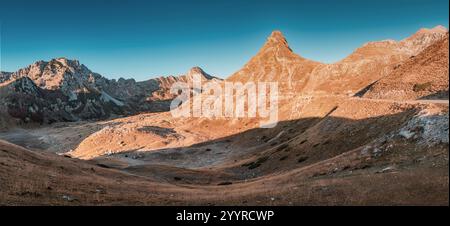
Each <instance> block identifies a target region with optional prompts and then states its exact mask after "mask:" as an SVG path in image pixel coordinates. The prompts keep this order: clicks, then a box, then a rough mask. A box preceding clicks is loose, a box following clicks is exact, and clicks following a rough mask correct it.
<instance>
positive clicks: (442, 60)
mask: <svg viewBox="0 0 450 226" xmlns="http://www.w3.org/2000/svg"><path fill="white" fill-rule="evenodd" d="M448 50H449V49H448V33H447V35H446V37H445V38H444V39H442V40H440V41H437V42H436V43H434V44H432V45H431V46H429V47H428V48H426V49H425V50H424V51H422V52H421V53H419V54H418V55H417V56H414V57H411V58H410V59H408V60H407V61H406V62H404V63H402V64H401V65H399V66H398V67H397V68H396V69H395V70H394V71H393V72H392V73H391V74H389V75H388V76H386V77H384V78H382V79H380V80H379V81H377V82H376V83H374V84H373V85H371V86H370V87H368V88H367V92H366V93H365V94H364V97H367V98H375V99H395V100H415V99H420V98H425V99H448V64H449V62H448V59H449V54H448Z"/></svg>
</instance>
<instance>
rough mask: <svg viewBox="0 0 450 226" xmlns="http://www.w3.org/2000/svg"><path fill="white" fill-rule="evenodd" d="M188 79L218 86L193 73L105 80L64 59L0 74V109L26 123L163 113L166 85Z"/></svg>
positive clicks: (167, 103) (167, 102)
mask: <svg viewBox="0 0 450 226" xmlns="http://www.w3.org/2000/svg"><path fill="white" fill-rule="evenodd" d="M194 74H199V75H201V76H202V78H204V79H206V80H213V79H214V80H220V79H218V78H216V77H213V76H211V75H209V74H207V73H206V72H204V71H203V70H202V69H201V68H199V67H194V68H192V69H191V70H190V71H189V72H188V73H187V74H186V75H181V76H169V77H159V78H155V79H149V80H146V81H142V82H136V81H135V80H134V79H122V78H121V79H119V80H117V81H116V80H114V79H113V80H110V79H107V78H105V77H103V76H102V75H100V74H98V73H94V72H92V71H91V70H89V69H88V68H87V67H86V66H85V65H83V64H80V62H78V61H77V60H69V59H66V58H57V59H52V60H50V61H49V62H46V61H38V62H35V63H34V64H32V65H30V66H28V67H26V68H23V69H20V70H19V71H17V72H14V73H9V72H2V73H1V74H0V103H1V104H2V105H3V106H5V108H6V109H7V111H8V113H9V115H11V116H12V117H14V118H19V119H22V120H24V121H26V122H29V121H33V122H41V123H51V122H57V121H77V120H86V119H101V118H107V117H110V116H111V115H129V114H135V113H138V112H160V111H167V110H169V106H170V101H171V100H172V99H173V98H175V96H174V95H172V94H170V92H169V91H170V86H171V84H173V83H175V82H179V81H185V82H188V81H189V80H190V79H192V76H193V75H194Z"/></svg>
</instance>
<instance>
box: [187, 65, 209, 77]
mask: <svg viewBox="0 0 450 226" xmlns="http://www.w3.org/2000/svg"><path fill="white" fill-rule="evenodd" d="M194 75H200V76H201V77H202V79H207V80H211V79H213V78H214V77H213V76H211V75H209V74H208V73H206V72H205V71H203V69H202V68H200V67H198V66H195V67H193V68H191V69H190V70H189V71H188V73H187V74H186V76H187V78H188V80H190V79H192V78H193V76H194Z"/></svg>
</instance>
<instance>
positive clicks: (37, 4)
mask: <svg viewBox="0 0 450 226" xmlns="http://www.w3.org/2000/svg"><path fill="white" fill-rule="evenodd" d="M448 8H449V1H448V0H373V1H360V0H339V1H337V0H314V1H312V0H310V1H301V0H292V1H283V0H277V1H275V0H271V1H268V0H239V1H238V0H179V1H175V0H164V1H162V0H160V1H156V0H153V1H150V0H146V1H144V0H77V1H62V0H60V1H57V0H39V1H29V0H0V21H1V68H0V69H1V70H2V71H16V70H17V69H19V68H21V67H24V66H27V65H29V64H31V63H33V62H34V61H37V60H49V59H52V58H56V57H68V58H70V59H78V60H80V62H81V63H83V64H85V65H86V66H87V67H89V68H90V69H91V70H93V71H95V72H98V73H100V74H102V75H104V76H106V77H108V78H119V77H126V78H130V77H133V78H135V79H137V80H144V79H148V78H152V77H156V76H161V75H179V74H183V73H185V72H186V71H187V70H189V69H190V68H191V67H193V66H200V67H202V68H203V69H204V70H205V71H206V72H208V73H210V74H213V75H217V76H220V77H227V76H229V75H230V74H232V73H233V72H235V71H237V70H238V69H239V68H241V67H242V66H243V65H244V64H245V63H246V62H247V61H248V60H249V59H250V58H251V57H252V56H253V55H254V54H256V53H257V52H258V50H259V48H260V47H261V46H262V44H263V43H264V42H265V39H266V37H267V36H268V35H269V34H270V33H271V31H272V30H275V29H278V30H281V31H282V32H283V33H284V34H285V36H286V38H287V40H288V42H289V43H290V46H291V48H292V49H293V50H294V51H295V52H296V53H298V54H300V55H302V56H303V57H306V58H310V59H313V60H316V61H321V62H326V63H331V62H335V61H338V60H340V59H342V58H344V57H345V56H347V55H348V54H350V53H351V52H352V51H353V50H354V49H355V48H357V47H359V46H361V45H362V44H363V43H365V42H368V41H375V40H382V39H397V40H399V39H402V38H405V37H407V36H409V35H411V34H413V33H414V32H415V31H416V30H418V29H419V28H421V27H434V26H436V25H439V24H440V25H444V26H445V27H448V20H449V11H448Z"/></svg>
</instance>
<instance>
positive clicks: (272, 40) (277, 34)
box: [263, 30, 292, 52]
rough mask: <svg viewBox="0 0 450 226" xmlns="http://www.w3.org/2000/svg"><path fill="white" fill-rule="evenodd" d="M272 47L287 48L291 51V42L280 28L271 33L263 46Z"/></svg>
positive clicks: (264, 47)
mask: <svg viewBox="0 0 450 226" xmlns="http://www.w3.org/2000/svg"><path fill="white" fill-rule="evenodd" d="M272 47H275V48H287V49H289V50H290V51H291V49H290V48H289V44H288V42H287V41H286V38H285V37H284V35H283V33H281V31H278V30H275V31H273V32H272V33H271V34H270V36H269V37H268V38H267V41H266V43H265V44H264V46H263V49H267V48H272ZM291 52H292V51H291Z"/></svg>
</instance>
